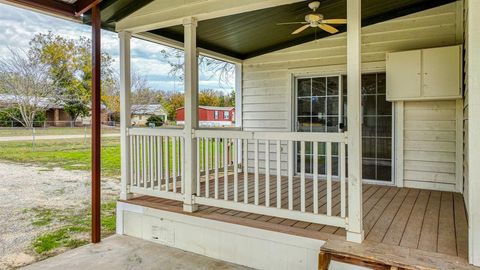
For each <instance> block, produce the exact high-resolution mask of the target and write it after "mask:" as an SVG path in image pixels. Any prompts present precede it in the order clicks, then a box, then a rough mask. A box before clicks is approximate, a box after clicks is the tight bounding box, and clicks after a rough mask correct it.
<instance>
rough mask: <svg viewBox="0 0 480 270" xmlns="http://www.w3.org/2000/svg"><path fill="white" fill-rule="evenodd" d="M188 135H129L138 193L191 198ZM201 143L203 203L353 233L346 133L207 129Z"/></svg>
mask: <svg viewBox="0 0 480 270" xmlns="http://www.w3.org/2000/svg"><path fill="white" fill-rule="evenodd" d="M183 132H184V131H183V130H181V129H150V128H131V129H129V132H128V136H129V140H128V142H129V144H130V149H131V150H130V164H131V170H130V187H129V190H130V192H133V193H138V194H145V195H151V196H157V197H162V198H167V199H173V200H179V201H182V200H183V199H184V198H183V196H184V194H183V189H184V185H186V184H189V183H191V181H185V179H184V175H185V174H184V168H183V164H184V161H183V160H184V153H185V151H184V134H183ZM194 137H195V138H197V151H196V152H197V163H196V181H197V182H196V189H194V194H193V199H194V202H195V203H196V204H203V205H209V206H216V207H221V208H227V209H232V210H238V211H245V212H250V213H256V214H261V215H270V216H276V217H281V218H288V219H294V220H300V221H306V222H314V223H320V224H325V225H331V226H338V227H345V226H346V207H347V206H346V201H347V198H346V196H347V195H346V194H347V193H346V178H345V175H346V153H345V148H346V143H347V135H346V133H296V132H295V133H294V132H247V131H232V130H218V129H217V130H211V129H206V130H194ZM295 146H296V147H295ZM319 149H320V150H324V151H321V152H322V153H319ZM240 152H242V153H240ZM242 155H243V157H242ZM295 157H297V159H296V161H295ZM334 159H335V161H336V163H337V165H335V166H334V163H335V162H333V161H334ZM307 160H310V162H307ZM295 162H297V168H296V169H295ZM307 163H308V164H311V167H309V168H308V169H307ZM322 166H323V167H322ZM337 168H338V169H337ZM334 169H335V170H336V172H334ZM334 185H335V190H334ZM334 198H335V200H334ZM337 202H338V203H337Z"/></svg>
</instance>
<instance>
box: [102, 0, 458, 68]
mask: <svg viewBox="0 0 480 270" xmlns="http://www.w3.org/2000/svg"><path fill="white" fill-rule="evenodd" d="M209 1H212V2H214V1H215V0H209ZM192 2H195V1H192ZM207 2H208V1H207ZM247 2H248V1H247ZM265 2H274V1H265ZM451 2H455V0H402V1H385V0H364V1H363V3H362V26H368V25H371V24H375V23H379V22H383V21H386V20H390V19H394V18H397V17H400V16H405V15H408V14H412V13H415V12H419V11H423V10H426V9H430V8H434V7H437V6H440V5H444V4H448V3H451ZM277 3H278V5H273V4H271V3H270V5H267V4H265V7H266V8H262V9H256V10H254V8H251V5H250V6H249V5H247V4H243V3H240V4H238V5H239V6H240V5H243V7H242V8H243V9H244V10H245V11H246V12H239V8H237V9H234V7H231V8H230V7H229V8H230V10H229V11H225V12H224V13H227V14H230V15H225V14H222V13H220V12H219V15H216V14H213V13H214V12H212V11H211V10H209V9H207V8H206V9H205V11H202V10H201V9H202V7H201V6H198V7H197V6H195V4H192V9H193V11H192V10H188V9H186V10H185V8H184V9H182V11H181V12H179V14H181V15H183V16H186V15H188V16H192V17H196V16H197V15H198V20H199V22H198V27H197V46H198V47H199V48H202V49H206V50H209V51H213V52H216V53H219V54H222V55H226V56H229V57H233V58H236V59H240V60H244V59H248V58H252V57H255V56H258V55H261V54H265V53H268V52H272V51H276V50H281V49H284V48H287V47H291V46H294V45H298V44H302V43H305V42H309V41H313V40H315V39H321V38H324V37H328V36H330V34H328V33H326V32H324V31H314V30H313V29H307V30H306V31H303V32H301V33H300V34H297V35H292V34H291V32H292V31H293V30H295V29H296V28H298V25H282V26H279V25H277V23H279V22H290V21H304V16H305V15H306V14H308V13H310V12H311V10H310V9H309V8H308V6H307V1H293V0H292V1H280V0H279V1H277ZM285 3H289V4H285ZM197 5H200V4H197ZM232 5H234V4H233V3H232ZM157 6H158V5H157ZM194 7H195V8H194ZM154 8H155V5H154V3H152V4H151V5H147V6H145V7H144V8H143V9H140V10H138V12H135V13H133V14H132V15H131V16H127V17H125V18H124V19H123V20H120V21H117V22H114V21H111V22H108V23H107V24H106V26H107V27H111V28H112V29H113V27H114V26H116V30H117V31H121V30H125V31H133V32H141V31H144V30H146V31H145V32H149V34H148V35H149V36H150V37H151V36H152V35H157V36H159V37H160V38H168V39H170V40H173V41H175V42H179V43H182V42H183V37H184V33H183V30H184V28H183V26H182V25H180V24H179V23H178V21H180V19H181V18H180V16H179V17H178V18H175V17H174V16H173V15H171V14H166V13H165V12H164V13H165V14H164V13H161V11H160V10H158V11H156V10H154ZM220 8H221V7H219V9H220ZM223 8H226V7H223ZM147 9H148V11H147ZM196 10H198V11H196ZM202 12H203V13H202ZM319 12H320V13H322V14H324V15H325V17H326V18H346V0H342V1H339V0H324V1H321V6H320V8H319ZM196 13H198V14H196ZM162 14H163V15H162ZM154 15H158V16H157V17H155V16H154ZM161 15H162V16H161ZM155 20H156V21H155ZM154 21H155V22H154ZM175 21H176V22H177V23H176V24H177V25H171V24H172V23H173V22H175ZM142 22H145V24H144V25H142ZM147 24H149V25H147ZM154 26H160V27H157V28H153V27H154ZM129 27H130V28H129ZM152 28H153V29H152ZM147 29H148V30H147ZM338 29H339V30H340V32H339V33H342V32H345V31H346V26H340V27H338Z"/></svg>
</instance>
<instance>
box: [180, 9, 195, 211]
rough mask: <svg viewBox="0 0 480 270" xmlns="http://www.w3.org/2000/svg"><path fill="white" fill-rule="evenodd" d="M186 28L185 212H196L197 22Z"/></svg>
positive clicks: (190, 21) (190, 20)
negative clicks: (194, 197) (194, 199)
mask: <svg viewBox="0 0 480 270" xmlns="http://www.w3.org/2000/svg"><path fill="white" fill-rule="evenodd" d="M183 26H184V36H185V41H184V42H185V43H184V46H185V48H184V50H185V65H184V68H185V72H184V74H185V78H184V79H185V126H184V134H185V167H184V168H185V188H184V201H183V210H184V211H187V212H194V211H196V210H197V205H196V204H195V203H194V201H193V192H194V190H196V183H197V181H196V176H197V174H196V168H197V165H196V164H197V140H196V139H195V138H194V137H193V130H194V129H197V128H198V112H197V103H198V102H197V101H198V60H197V21H196V19H195V18H186V19H184V21H183Z"/></svg>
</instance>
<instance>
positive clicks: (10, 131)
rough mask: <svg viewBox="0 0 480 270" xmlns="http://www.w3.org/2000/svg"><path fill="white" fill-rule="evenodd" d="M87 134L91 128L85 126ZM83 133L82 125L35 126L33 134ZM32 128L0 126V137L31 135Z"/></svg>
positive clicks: (107, 131)
mask: <svg viewBox="0 0 480 270" xmlns="http://www.w3.org/2000/svg"><path fill="white" fill-rule="evenodd" d="M86 132H87V134H91V133H92V130H91V129H90V128H89V127H87V129H86ZM119 132H120V130H119V129H118V128H113V127H112V128H102V133H104V134H111V133H119ZM83 134H85V128H83V127H73V128H70V127H49V128H35V135H36V136H41V135H83ZM31 135H32V129H30V128H22V127H16V128H5V127H0V137H13V136H31Z"/></svg>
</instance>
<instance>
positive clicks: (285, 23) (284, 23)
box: [277, 22, 307, 25]
mask: <svg viewBox="0 0 480 270" xmlns="http://www.w3.org/2000/svg"><path fill="white" fill-rule="evenodd" d="M287 24H307V22H283V23H277V25H287Z"/></svg>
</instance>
